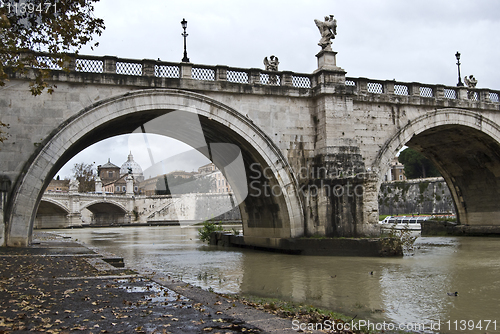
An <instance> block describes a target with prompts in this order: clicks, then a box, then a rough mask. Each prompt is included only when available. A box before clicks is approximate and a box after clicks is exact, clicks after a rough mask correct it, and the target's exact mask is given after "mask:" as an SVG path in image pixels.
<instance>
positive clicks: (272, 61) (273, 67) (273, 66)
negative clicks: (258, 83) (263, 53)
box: [264, 55, 280, 85]
mask: <svg viewBox="0 0 500 334" xmlns="http://www.w3.org/2000/svg"><path fill="white" fill-rule="evenodd" d="M279 63H280V62H279V61H278V57H276V56H274V55H272V56H271V57H269V59H267V57H265V58H264V66H265V67H266V71H278V65H279ZM269 84H270V85H277V84H278V76H277V75H276V74H269Z"/></svg>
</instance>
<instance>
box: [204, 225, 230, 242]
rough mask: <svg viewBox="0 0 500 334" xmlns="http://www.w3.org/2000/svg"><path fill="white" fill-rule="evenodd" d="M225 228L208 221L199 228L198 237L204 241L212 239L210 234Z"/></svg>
mask: <svg viewBox="0 0 500 334" xmlns="http://www.w3.org/2000/svg"><path fill="white" fill-rule="evenodd" d="M222 231H224V229H223V228H222V226H221V225H219V224H216V223H212V222H209V221H206V222H204V223H203V227H202V228H200V229H199V230H198V238H200V240H201V241H203V242H209V241H210V234H212V232H222Z"/></svg>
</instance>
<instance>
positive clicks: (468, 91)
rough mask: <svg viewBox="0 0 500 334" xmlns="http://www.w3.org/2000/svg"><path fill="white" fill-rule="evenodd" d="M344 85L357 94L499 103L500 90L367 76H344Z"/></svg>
mask: <svg viewBox="0 0 500 334" xmlns="http://www.w3.org/2000/svg"><path fill="white" fill-rule="evenodd" d="M345 85H346V86H347V87H352V89H353V91H354V92H355V93H357V94H380V95H382V94H390V95H399V96H408V97H428V98H433V99H449V100H472V101H482V102H494V103H499V102H500V101H499V95H500V91H494V90H490V89H476V88H474V89H472V88H468V87H455V86H444V85H427V84H422V83H419V82H397V81H394V80H386V81H382V80H372V79H367V78H346V79H345Z"/></svg>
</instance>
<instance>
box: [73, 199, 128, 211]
mask: <svg viewBox="0 0 500 334" xmlns="http://www.w3.org/2000/svg"><path fill="white" fill-rule="evenodd" d="M96 204H109V205H113V206H116V207H118V208H120V209H121V210H122V211H123V212H124V213H127V212H128V210H127V208H126V207H125V205H123V204H121V203H119V202H117V201H114V200H108V199H106V200H104V199H96V200H93V201H90V202H88V203H85V204H84V205H83V206H82V207H81V208H80V210H84V209H89V206H92V205H96Z"/></svg>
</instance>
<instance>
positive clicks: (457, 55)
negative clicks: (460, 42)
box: [455, 51, 464, 87]
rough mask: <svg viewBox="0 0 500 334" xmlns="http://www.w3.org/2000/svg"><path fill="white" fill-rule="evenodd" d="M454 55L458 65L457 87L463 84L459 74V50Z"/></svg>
mask: <svg viewBox="0 0 500 334" xmlns="http://www.w3.org/2000/svg"><path fill="white" fill-rule="evenodd" d="M455 57H457V66H458V83H457V87H462V86H463V85H464V84H463V83H462V77H461V76H460V52H458V51H457V53H455Z"/></svg>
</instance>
